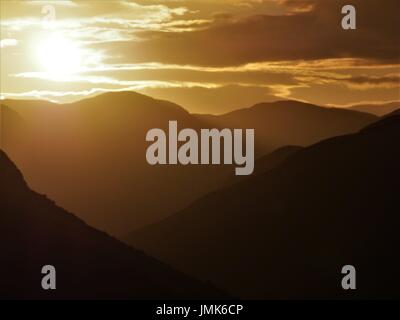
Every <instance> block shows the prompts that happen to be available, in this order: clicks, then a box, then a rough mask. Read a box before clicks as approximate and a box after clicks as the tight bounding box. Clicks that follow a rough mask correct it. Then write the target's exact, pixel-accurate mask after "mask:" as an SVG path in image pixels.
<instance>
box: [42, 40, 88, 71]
mask: <svg viewBox="0 0 400 320" xmlns="http://www.w3.org/2000/svg"><path fill="white" fill-rule="evenodd" d="M36 48H37V50H36V54H37V59H38V62H39V64H40V66H41V68H42V69H43V71H45V72H46V73H49V74H51V75H54V76H62V75H68V74H73V73H77V72H79V70H80V69H81V68H82V59H83V51H82V50H81V48H80V47H79V45H78V44H77V43H76V42H74V41H72V40H69V39H67V38H63V37H61V36H51V37H48V38H45V39H43V40H40V41H38V42H37V47H36Z"/></svg>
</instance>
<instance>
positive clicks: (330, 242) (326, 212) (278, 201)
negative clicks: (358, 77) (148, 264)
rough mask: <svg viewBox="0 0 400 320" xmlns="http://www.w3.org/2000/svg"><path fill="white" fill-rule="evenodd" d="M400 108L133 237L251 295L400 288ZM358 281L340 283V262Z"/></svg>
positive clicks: (350, 294)
mask: <svg viewBox="0 0 400 320" xmlns="http://www.w3.org/2000/svg"><path fill="white" fill-rule="evenodd" d="M399 141H400V116H399V115H395V114H394V115H392V116H391V117H387V118H384V119H382V120H380V121H377V122H375V123H373V124H371V125H369V126H367V127H366V128H365V129H362V130H361V131H359V132H358V133H354V134H350V135H344V136H339V137H334V138H330V139H327V140H325V141H322V142H320V143H317V144H314V145H312V146H310V147H306V148H303V149H301V150H298V151H296V152H294V153H293V154H291V155H289V156H288V157H287V158H286V160H284V161H283V162H281V163H280V164H279V165H278V166H276V167H274V168H273V169H271V170H268V171H267V172H265V173H262V174H257V175H254V176H251V177H249V178H248V179H245V180H243V181H241V182H239V183H236V184H231V185H230V186H228V187H225V188H223V189H221V190H218V191H215V192H212V193H210V194H208V195H206V196H204V197H202V198H200V199H198V200H197V201H195V202H194V203H193V204H191V205H190V206H188V207H187V208H186V209H184V210H182V211H180V212H178V213H176V214H175V215H172V216H170V217H169V218H166V219H164V220H163V221H161V222H159V223H155V224H153V225H150V226H147V227H144V228H142V229H140V230H136V231H135V232H132V233H131V234H130V235H129V236H127V238H126V241H127V242H129V243H131V244H133V245H135V246H137V247H139V248H142V249H143V250H145V251H146V252H148V253H150V254H152V255H154V256H156V257H158V258H159V259H161V260H163V261H165V262H168V263H170V264H171V265H174V266H176V267H177V268H179V269H180V270H183V271H185V272H187V273H190V274H192V275H195V276H197V277H199V278H201V279H204V280H205V279H207V280H209V281H213V282H214V283H216V284H217V286H219V287H221V288H223V289H225V290H228V291H229V292H231V293H232V294H234V295H237V296H239V297H243V298H256V299H281V298H296V299H297V298H306V299H308V298H319V299H320V298H334V299H336V298H341V299H342V298H344V299H347V298H348V299H353V298H397V299H398V298H400V291H399V287H400V273H399V270H400V256H399V253H398V249H399V248H398V246H399V244H400V233H399V230H400V201H399V190H400V170H399V164H400V147H399V146H400V145H399ZM344 265H353V266H354V267H355V268H356V270H357V289H356V290H349V291H345V290H343V289H342V288H341V279H342V277H343V275H342V274H341V268H342V267H343V266H344Z"/></svg>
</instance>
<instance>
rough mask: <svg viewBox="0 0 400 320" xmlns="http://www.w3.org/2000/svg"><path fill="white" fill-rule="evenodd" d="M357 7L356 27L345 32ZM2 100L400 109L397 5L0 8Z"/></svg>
mask: <svg viewBox="0 0 400 320" xmlns="http://www.w3.org/2000/svg"><path fill="white" fill-rule="evenodd" d="M346 4H352V5H353V6H354V7H355V8H356V13H357V29H356V30H343V29H342V27H341V20H342V17H343V14H342V13H341V8H342V7H343V6H344V5H346ZM0 5H1V7H0V9H1V10H0V13H1V22H0V47H1V49H0V50H1V53H0V58H1V60H0V67H1V78H0V80H1V81H0V93H1V98H3V99H4V98H10V99H11V98H12V99H47V100H51V101H56V102H60V103H63V102H71V101H76V100H79V99H83V98H86V97H89V96H92V95H95V94H99V93H102V92H107V91H122V90H134V91H137V92H140V93H144V94H147V95H150V96H152V97H155V98H159V99H166V100H170V101H172V102H175V103H178V104H180V105H181V106H183V107H184V108H186V109H187V110H189V111H191V112H196V113H214V114H220V113H224V112H228V111H231V110H234V109H237V108H243V107H250V106H251V105H253V104H255V103H259V102H268V101H275V100H282V99H295V100H300V101H306V102H310V103H315V104H319V105H333V106H349V105H352V104H358V103H384V102H391V101H398V100H400V37H399V26H398V12H400V1H398V0H368V1H366V0H347V1H342V0H214V1H212V0H133V1H128V0H124V1H107V0H102V1H93V0H91V1H71V0H70V1H62V0H54V1H24V0H22V1H11V0H0Z"/></svg>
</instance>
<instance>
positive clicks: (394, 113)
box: [384, 109, 400, 118]
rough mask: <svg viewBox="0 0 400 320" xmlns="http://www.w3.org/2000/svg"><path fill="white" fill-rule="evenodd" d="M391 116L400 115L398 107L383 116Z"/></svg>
mask: <svg viewBox="0 0 400 320" xmlns="http://www.w3.org/2000/svg"><path fill="white" fill-rule="evenodd" d="M392 116H400V109H397V110H394V111H392V112H390V113H388V114H386V115H385V116H384V117H386V118H387V117H392Z"/></svg>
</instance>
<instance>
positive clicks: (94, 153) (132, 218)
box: [2, 92, 233, 235]
mask: <svg viewBox="0 0 400 320" xmlns="http://www.w3.org/2000/svg"><path fill="white" fill-rule="evenodd" d="M3 108H4V110H9V111H12V112H14V113H16V114H18V115H19V116H20V117H21V118H22V119H23V120H24V121H25V124H26V125H25V126H24V127H23V128H21V129H20V130H12V129H13V128H12V127H13V126H12V125H11V124H10V123H14V122H13V121H11V120H7V119H6V120H3V123H5V124H6V125H7V128H6V126H4V129H3V130H2V131H3V132H4V134H3V136H4V144H5V150H6V151H7V153H8V154H9V155H10V156H11V157H12V159H13V160H14V161H15V163H16V164H17V165H18V167H20V168H21V170H22V172H24V175H25V177H26V179H27V182H28V184H29V186H31V187H32V188H33V189H34V190H37V191H38V192H41V193H45V194H47V195H48V196H49V197H50V198H51V199H54V200H55V201H56V202H57V203H59V204H61V205H62V206H63V207H64V208H66V209H67V210H69V211H71V212H74V213H75V214H77V215H78V216H79V217H80V218H82V219H84V220H85V221H86V222H88V223H89V224H90V225H92V226H94V227H97V228H99V229H102V230H105V231H107V232H110V233H112V234H115V235H116V234H119V233H123V232H127V231H130V230H132V228H137V227H140V226H142V225H145V224H147V223H151V222H154V221H158V220H160V219H162V218H164V217H165V216H167V215H168V214H169V213H171V212H174V211H177V210H180V209H181V208H183V207H185V206H187V205H188V204H189V203H190V202H191V201H193V200H194V199H196V198H197V197H199V196H200V195H202V194H204V193H206V192H208V191H209V190H212V189H213V186H216V185H217V184H218V182H219V181H220V180H221V178H219V176H220V175H224V174H225V172H224V171H223V170H221V167H218V166H172V165H165V166H151V165H149V164H148V163H147V162H146V156H145V155H146V149H147V147H148V145H149V143H148V142H146V141H145V137H146V133H147V131H148V130H150V129H152V128H162V129H164V130H167V128H168V121H169V120H177V121H178V125H179V127H180V128H183V127H188V128H194V129H198V130H199V129H200V128H202V127H204V126H203V124H202V123H201V122H200V121H199V120H197V119H196V118H194V117H192V116H191V115H190V114H189V113H188V112H187V111H186V110H184V109H183V108H181V107H179V106H177V105H175V104H173V103H170V102H167V101H161V100H156V99H153V98H150V97H147V96H144V95H140V94H137V93H134V92H118V93H107V94H102V95H99V96H96V97H93V98H89V99H85V100H82V101H79V102H76V103H71V104H62V105H60V104H54V103H50V102H43V101H24V100H4V101H2V109H3ZM3 113H5V112H3ZM17 135H18V136H20V137H21V136H22V137H23V139H22V141H20V140H21V139H19V140H18V143H15V141H16V140H17V139H16V138H15V137H16V136H17ZM230 170H233V168H232V169H230ZM220 172H221V173H220ZM171 181H173V182H174V183H170V182H171Z"/></svg>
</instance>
